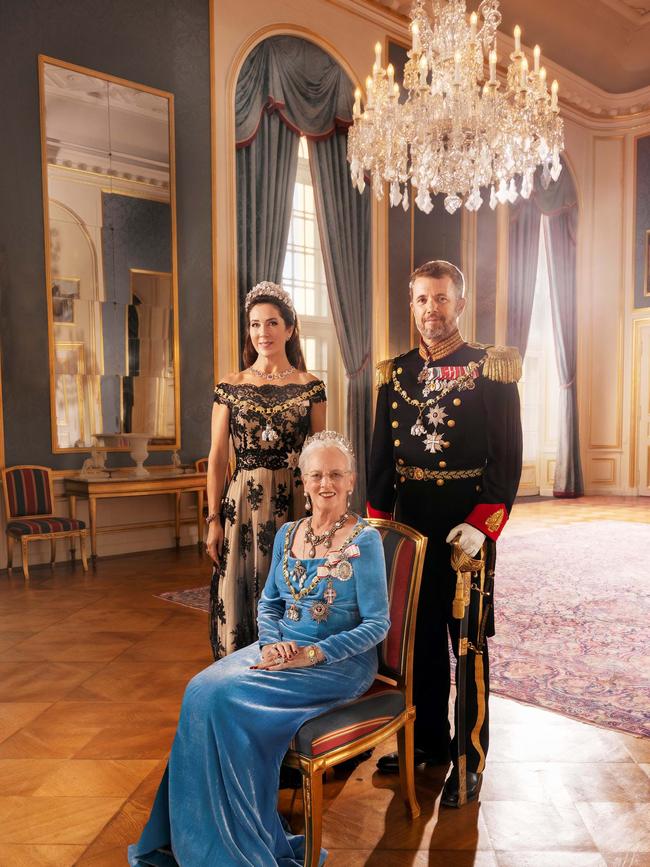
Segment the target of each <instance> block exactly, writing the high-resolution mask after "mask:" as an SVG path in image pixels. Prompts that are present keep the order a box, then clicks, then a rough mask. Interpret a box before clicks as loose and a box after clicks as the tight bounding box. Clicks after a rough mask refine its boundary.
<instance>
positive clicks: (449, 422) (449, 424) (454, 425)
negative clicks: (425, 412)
mask: <svg viewBox="0 0 650 867" xmlns="http://www.w3.org/2000/svg"><path fill="white" fill-rule="evenodd" d="M447 427H456V422H455V421H454V420H453V418H450V419H449V421H448V422H447Z"/></svg>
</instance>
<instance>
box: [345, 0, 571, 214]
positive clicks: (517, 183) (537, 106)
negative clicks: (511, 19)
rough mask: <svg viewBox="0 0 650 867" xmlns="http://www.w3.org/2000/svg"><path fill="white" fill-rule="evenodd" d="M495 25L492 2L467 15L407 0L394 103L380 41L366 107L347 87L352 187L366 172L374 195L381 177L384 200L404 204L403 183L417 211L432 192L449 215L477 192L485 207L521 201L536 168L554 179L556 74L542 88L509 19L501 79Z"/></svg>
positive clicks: (453, 2) (459, 6) (428, 203)
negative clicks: (406, 32)
mask: <svg viewBox="0 0 650 867" xmlns="http://www.w3.org/2000/svg"><path fill="white" fill-rule="evenodd" d="M426 5H431V6H432V8H433V17H432V18H431V19H430V18H429V15H428V13H427V11H426V9H425V6H426ZM500 23H501V12H500V11H499V2H498V0H481V2H480V3H479V6H478V9H477V10H476V11H475V12H472V13H471V15H469V16H468V14H467V9H466V6H465V0H433V2H432V3H427V2H426V0H414V2H413V6H412V8H411V39H412V47H411V49H410V51H408V53H407V54H408V61H407V63H406V65H405V67H404V79H403V86H404V89H405V91H406V99H405V100H404V101H403V102H400V101H399V94H400V86H399V84H398V83H397V82H396V81H395V70H394V69H393V67H392V65H391V64H388V67H387V68H386V69H384V68H383V67H382V65H381V54H382V51H381V45H380V43H377V44H376V45H375V59H374V63H373V67H372V76H369V77H368V79H367V80H366V101H365V110H364V109H363V107H362V104H361V94H359V95H358V96H357V94H355V103H354V121H353V124H352V126H351V128H350V132H349V135H348V161H349V163H350V173H351V176H352V183H353V185H354V186H355V187H356V188H357V189H358V190H359V192H360V193H361V192H363V190H364V189H365V175H366V174H368V175H370V177H371V178H372V190H373V193H374V194H375V197H376V198H377V199H381V198H382V197H383V195H384V191H385V190H384V185H385V184H388V191H389V199H390V203H391V205H393V206H396V205H400V204H401V205H402V207H403V208H404V210H405V211H406V210H408V207H409V198H410V197H409V190H408V185H409V184H410V185H411V187H412V188H413V192H414V198H415V203H416V204H417V206H418V208H420V210H422V211H424V212H425V213H427V214H428V213H429V212H430V211H431V209H432V208H433V196H436V195H438V194H440V193H442V194H443V195H444V206H445V208H446V210H447V211H448V212H449V213H451V214H453V213H454V211H456V210H458V208H460V207H461V206H462V205H464V206H465V207H466V208H467V210H469V211H476V210H478V208H480V207H481V205H482V203H483V194H482V191H484V190H488V191H489V203H490V207H492V208H495V207H496V206H497V204H498V203H499V202H508V201H509V202H514V201H515V200H516V199H517V198H518V196H521V197H522V198H525V199H527V198H528V197H529V196H530V195H531V193H532V191H533V183H534V175H535V171H536V170H537V168H538V167H541V183H542V186H544V188H546V187H548V185H549V183H550V182H551V180H553V181H555V180H557V178H558V177H559V175H560V172H561V170H562V164H561V162H560V153H561V152H562V150H563V148H564V133H563V123H562V120H561V118H560V116H559V104H558V85H557V82H553V85H552V87H551V91H550V93H549V90H548V88H547V83H546V71H545V69H544V67H543V66H541V65H540V61H541V51H540V48H539V46H538V45H536V46H535V49H534V51H533V59H532V63H530V62H529V59H528V58H527V57H526V55H525V53H524V52H523V51H522V48H521V28H520V27H519V26H518V25H517V26H516V27H515V30H514V41H515V45H514V51H513V52H512V54H511V55H510V57H509V60H510V63H509V65H508V68H507V73H506V77H505V81H500V80H499V79H498V78H497V51H496V34H497V28H498V27H499V24H500ZM486 60H487V73H488V75H489V77H487V76H486V63H485V61H486ZM531 66H532V71H531Z"/></svg>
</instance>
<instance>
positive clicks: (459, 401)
mask: <svg viewBox="0 0 650 867" xmlns="http://www.w3.org/2000/svg"><path fill="white" fill-rule="evenodd" d="M461 403H462V401H461V399H460V398H459V397H455V398H454V406H460V405H461Z"/></svg>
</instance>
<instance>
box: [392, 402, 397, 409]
mask: <svg viewBox="0 0 650 867" xmlns="http://www.w3.org/2000/svg"><path fill="white" fill-rule="evenodd" d="M391 406H392V408H393V409H397V401H396V400H394V401H393V402H392V403H391Z"/></svg>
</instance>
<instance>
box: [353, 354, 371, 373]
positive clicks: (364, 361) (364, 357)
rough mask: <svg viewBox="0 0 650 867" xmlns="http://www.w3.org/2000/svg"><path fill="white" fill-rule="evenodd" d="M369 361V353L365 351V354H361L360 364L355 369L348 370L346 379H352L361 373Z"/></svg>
mask: <svg viewBox="0 0 650 867" xmlns="http://www.w3.org/2000/svg"><path fill="white" fill-rule="evenodd" d="M369 361H370V353H369V352H366V354H365V355H364V356H363V360H362V361H361V364H360V366H359V367H357V369H356V370H353V371H351V372H350V371H348V379H353V378H354V377H355V376H359V374H360V373H363V371H364V370H365V369H366V367H368V362H369Z"/></svg>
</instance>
